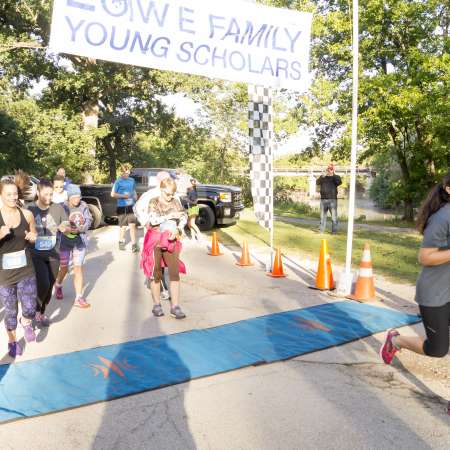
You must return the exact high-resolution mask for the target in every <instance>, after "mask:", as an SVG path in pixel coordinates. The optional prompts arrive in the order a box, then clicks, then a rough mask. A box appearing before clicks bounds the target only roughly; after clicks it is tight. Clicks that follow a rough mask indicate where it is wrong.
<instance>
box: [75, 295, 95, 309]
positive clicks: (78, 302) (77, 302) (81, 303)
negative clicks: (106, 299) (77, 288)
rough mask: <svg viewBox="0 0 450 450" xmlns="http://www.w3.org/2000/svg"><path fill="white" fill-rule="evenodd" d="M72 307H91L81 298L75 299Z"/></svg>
mask: <svg viewBox="0 0 450 450" xmlns="http://www.w3.org/2000/svg"><path fill="white" fill-rule="evenodd" d="M73 306H76V307H77V308H90V307H91V305H90V304H89V303H88V302H87V301H86V299H84V298H83V297H80V298H78V299H76V300H75V303H74V304H73Z"/></svg>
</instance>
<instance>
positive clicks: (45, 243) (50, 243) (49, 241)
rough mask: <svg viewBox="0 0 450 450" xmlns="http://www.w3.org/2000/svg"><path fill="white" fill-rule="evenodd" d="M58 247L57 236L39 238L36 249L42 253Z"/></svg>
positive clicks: (35, 245)
mask: <svg viewBox="0 0 450 450" xmlns="http://www.w3.org/2000/svg"><path fill="white" fill-rule="evenodd" d="M55 245H56V236H38V238H37V239H36V242H35V244H34V248H35V249H36V250H39V251H41V252H44V251H49V250H52V249H53V247H54V246H55Z"/></svg>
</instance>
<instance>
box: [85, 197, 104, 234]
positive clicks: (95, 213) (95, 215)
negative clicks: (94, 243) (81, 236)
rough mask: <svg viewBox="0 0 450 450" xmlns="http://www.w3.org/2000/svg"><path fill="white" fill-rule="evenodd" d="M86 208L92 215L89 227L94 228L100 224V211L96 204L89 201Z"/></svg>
mask: <svg viewBox="0 0 450 450" xmlns="http://www.w3.org/2000/svg"><path fill="white" fill-rule="evenodd" d="M88 208H89V212H90V213H91V216H92V223H91V227H90V229H91V230H95V229H96V228H98V227H99V226H100V225H101V224H102V212H101V211H100V209H99V208H98V207H97V206H95V205H92V204H90V203H88Z"/></svg>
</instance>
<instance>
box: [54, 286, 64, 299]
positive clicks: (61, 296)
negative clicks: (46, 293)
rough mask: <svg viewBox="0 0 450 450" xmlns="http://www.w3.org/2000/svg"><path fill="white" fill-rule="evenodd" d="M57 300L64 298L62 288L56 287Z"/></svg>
mask: <svg viewBox="0 0 450 450" xmlns="http://www.w3.org/2000/svg"><path fill="white" fill-rule="evenodd" d="M55 297H56V300H62V299H63V298H64V295H63V290H62V286H55Z"/></svg>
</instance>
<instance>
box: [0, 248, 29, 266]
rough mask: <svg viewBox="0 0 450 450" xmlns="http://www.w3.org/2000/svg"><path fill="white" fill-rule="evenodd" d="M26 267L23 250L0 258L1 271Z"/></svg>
mask: <svg viewBox="0 0 450 450" xmlns="http://www.w3.org/2000/svg"><path fill="white" fill-rule="evenodd" d="M26 265H27V255H26V253H25V250H20V251H18V252H13V253H5V254H4V255H3V258H2V269H3V270H11V269H21V268H22V267H25V266H26Z"/></svg>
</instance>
